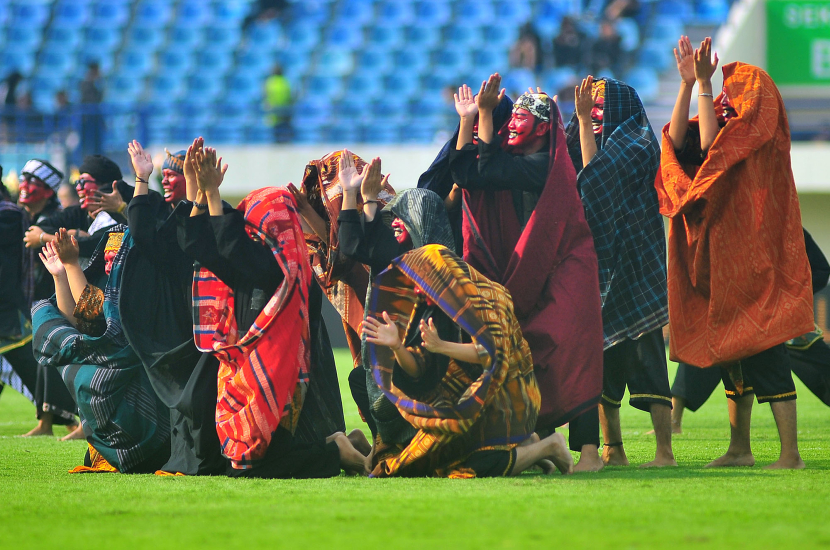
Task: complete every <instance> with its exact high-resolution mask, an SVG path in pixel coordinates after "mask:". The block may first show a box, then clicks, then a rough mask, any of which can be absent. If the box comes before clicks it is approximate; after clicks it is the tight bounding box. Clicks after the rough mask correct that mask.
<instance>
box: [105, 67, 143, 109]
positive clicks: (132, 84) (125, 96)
mask: <svg viewBox="0 0 830 550" xmlns="http://www.w3.org/2000/svg"><path fill="white" fill-rule="evenodd" d="M142 89H143V87H142V84H141V80H140V79H138V78H136V77H135V75H132V74H121V75H115V76H113V77H111V78H109V79H108V81H107V86H106V88H105V100H106V101H107V102H108V103H120V104H131V103H135V102H136V101H137V100H139V99H140V98H141V93H142Z"/></svg>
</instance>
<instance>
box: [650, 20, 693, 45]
mask: <svg viewBox="0 0 830 550" xmlns="http://www.w3.org/2000/svg"><path fill="white" fill-rule="evenodd" d="M683 21H684V19H681V18H680V17H677V16H674V15H659V16H657V17H655V18H654V19H653V20H652V24H651V25H649V30H648V32H647V33H646V36H647V37H648V39H649V41H651V42H657V43H661V44H663V45H664V46H665V47H667V48H668V50H669V51H671V49H672V46H677V39H678V38H679V37H680V35H682V34H683V28H684V25H683Z"/></svg>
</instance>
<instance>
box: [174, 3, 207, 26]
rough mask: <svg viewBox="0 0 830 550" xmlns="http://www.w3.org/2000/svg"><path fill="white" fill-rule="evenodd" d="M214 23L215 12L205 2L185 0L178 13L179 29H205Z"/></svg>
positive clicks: (177, 22) (176, 23) (176, 22)
mask: <svg viewBox="0 0 830 550" xmlns="http://www.w3.org/2000/svg"><path fill="white" fill-rule="evenodd" d="M211 21H213V12H212V11H211V9H210V6H209V5H208V4H207V3H206V2H204V0H185V1H184V2H182V3H181V4H179V9H178V10H177V11H176V19H175V25H176V26H177V27H196V28H200V27H204V26H205V25H206V24H208V23H210V22H211Z"/></svg>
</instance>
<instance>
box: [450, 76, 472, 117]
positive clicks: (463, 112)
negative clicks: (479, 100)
mask: <svg viewBox="0 0 830 550" xmlns="http://www.w3.org/2000/svg"><path fill="white" fill-rule="evenodd" d="M453 98H454V99H455V112H456V113H458V116H460V117H461V118H475V116H476V115H477V114H478V105H476V100H475V98H474V97H473V90H472V89H470V87H469V86H467V85H466V84H464V85H462V86H461V87H460V88H458V93H457V94H453Z"/></svg>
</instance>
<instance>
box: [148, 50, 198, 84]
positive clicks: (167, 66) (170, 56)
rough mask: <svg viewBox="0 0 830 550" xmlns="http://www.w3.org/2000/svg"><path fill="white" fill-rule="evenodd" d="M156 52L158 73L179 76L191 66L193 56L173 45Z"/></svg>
mask: <svg viewBox="0 0 830 550" xmlns="http://www.w3.org/2000/svg"><path fill="white" fill-rule="evenodd" d="M172 48H173V49H169V50H166V51H162V52H161V53H159V54H158V58H157V62H158V70H157V72H158V74H160V75H171V76H176V77H178V78H181V77H182V76H184V75H185V74H186V73H187V72H188V71H190V68H191V67H193V57H192V56H191V55H189V54H187V53H185V52H183V51H181V50H179V49H178V48H176V47H175V46H172Z"/></svg>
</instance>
